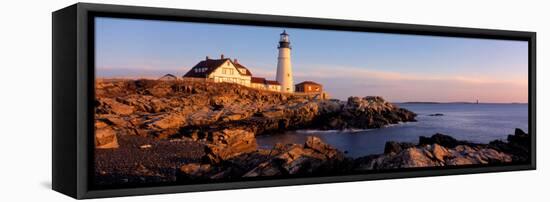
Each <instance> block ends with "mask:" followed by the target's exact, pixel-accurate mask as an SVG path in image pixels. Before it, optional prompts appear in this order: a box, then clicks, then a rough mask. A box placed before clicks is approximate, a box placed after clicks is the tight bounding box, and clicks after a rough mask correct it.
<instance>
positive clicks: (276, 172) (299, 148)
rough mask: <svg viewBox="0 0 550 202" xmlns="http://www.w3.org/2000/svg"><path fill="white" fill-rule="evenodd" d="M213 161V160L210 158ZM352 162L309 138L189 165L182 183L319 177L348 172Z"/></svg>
mask: <svg viewBox="0 0 550 202" xmlns="http://www.w3.org/2000/svg"><path fill="white" fill-rule="evenodd" d="M208 160H210V159H208ZM349 162H350V161H349V160H348V161H346V159H345V158H344V154H343V153H342V152H340V151H338V150H337V149H335V148H333V147H332V146H330V145H328V144H326V143H324V142H323V141H321V139H319V138H318V137H314V136H309V137H307V140H306V142H305V144H303V145H301V144H287V145H281V144H277V145H276V146H275V147H274V148H273V149H271V150H256V151H254V152H248V153H241V154H240V155H234V156H231V157H229V158H225V159H220V160H219V161H216V162H212V161H206V162H202V163H189V164H184V165H182V166H181V167H180V170H179V172H178V179H179V180H198V181H200V180H212V179H232V178H239V177H261V176H263V177H265V176H286V175H315V174H322V173H334V172H345V171H347V170H349V168H348V167H346V166H348V165H351V164H350V163H349Z"/></svg>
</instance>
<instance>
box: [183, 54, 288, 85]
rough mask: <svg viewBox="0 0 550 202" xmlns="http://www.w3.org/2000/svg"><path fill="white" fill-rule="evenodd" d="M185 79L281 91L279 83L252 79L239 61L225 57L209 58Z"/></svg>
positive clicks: (186, 75)
mask: <svg viewBox="0 0 550 202" xmlns="http://www.w3.org/2000/svg"><path fill="white" fill-rule="evenodd" d="M183 77H184V78H185V77H188V78H189V77H191V78H205V79H210V80H212V81H214V82H216V83H221V82H226V83H236V84H240V85H244V86H248V87H252V88H258V89H264V90H272V91H281V85H280V84H279V82H277V81H271V80H267V79H265V78H260V77H252V72H250V70H249V69H248V68H246V67H245V66H244V65H242V64H240V63H239V62H238V61H237V59H234V60H231V59H230V58H225V57H224V56H223V55H221V57H220V59H211V58H209V57H208V56H207V57H206V58H205V60H203V61H200V62H199V63H197V64H196V65H195V66H194V67H193V68H191V70H189V71H188V72H187V73H186V74H185V75H184V76H183Z"/></svg>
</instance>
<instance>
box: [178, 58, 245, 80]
mask: <svg viewBox="0 0 550 202" xmlns="http://www.w3.org/2000/svg"><path fill="white" fill-rule="evenodd" d="M227 61H229V62H231V63H232V64H233V65H234V66H235V67H237V68H243V69H246V73H245V74H243V73H241V72H240V71H237V72H239V74H241V75H245V76H252V73H251V72H250V70H248V68H246V67H245V66H243V65H241V64H239V63H237V62H233V61H231V59H229V58H224V59H206V60H203V61H200V62H199V63H197V64H196V65H195V66H193V68H191V69H190V70H189V71H188V72H187V73H185V75H183V77H199V78H206V77H207V76H208V75H209V74H210V73H212V72H213V71H214V70H216V69H217V68H218V67H220V66H222V65H223V64H224V63H225V62H227ZM204 67H206V68H207V69H206V71H204V72H195V68H204Z"/></svg>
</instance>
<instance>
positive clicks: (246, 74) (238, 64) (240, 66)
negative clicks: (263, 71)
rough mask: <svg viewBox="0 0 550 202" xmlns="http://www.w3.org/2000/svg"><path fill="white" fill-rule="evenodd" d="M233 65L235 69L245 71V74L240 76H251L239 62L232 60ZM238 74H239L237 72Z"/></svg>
mask: <svg viewBox="0 0 550 202" xmlns="http://www.w3.org/2000/svg"><path fill="white" fill-rule="evenodd" d="M232 63H233V65H235V67H237V68H243V69H246V73H245V74H242V75H245V76H252V73H251V72H250V70H248V68H246V67H245V66H243V65H241V64H240V63H239V62H237V61H236V60H233V62H232ZM239 73H240V72H239Z"/></svg>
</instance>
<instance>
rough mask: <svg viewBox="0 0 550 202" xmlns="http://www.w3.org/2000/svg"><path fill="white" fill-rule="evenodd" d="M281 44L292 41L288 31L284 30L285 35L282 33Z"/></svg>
mask: <svg viewBox="0 0 550 202" xmlns="http://www.w3.org/2000/svg"><path fill="white" fill-rule="evenodd" d="M279 42H286V43H289V42H290V40H289V39H288V34H287V33H286V30H283V33H281V39H280V40H279Z"/></svg>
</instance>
